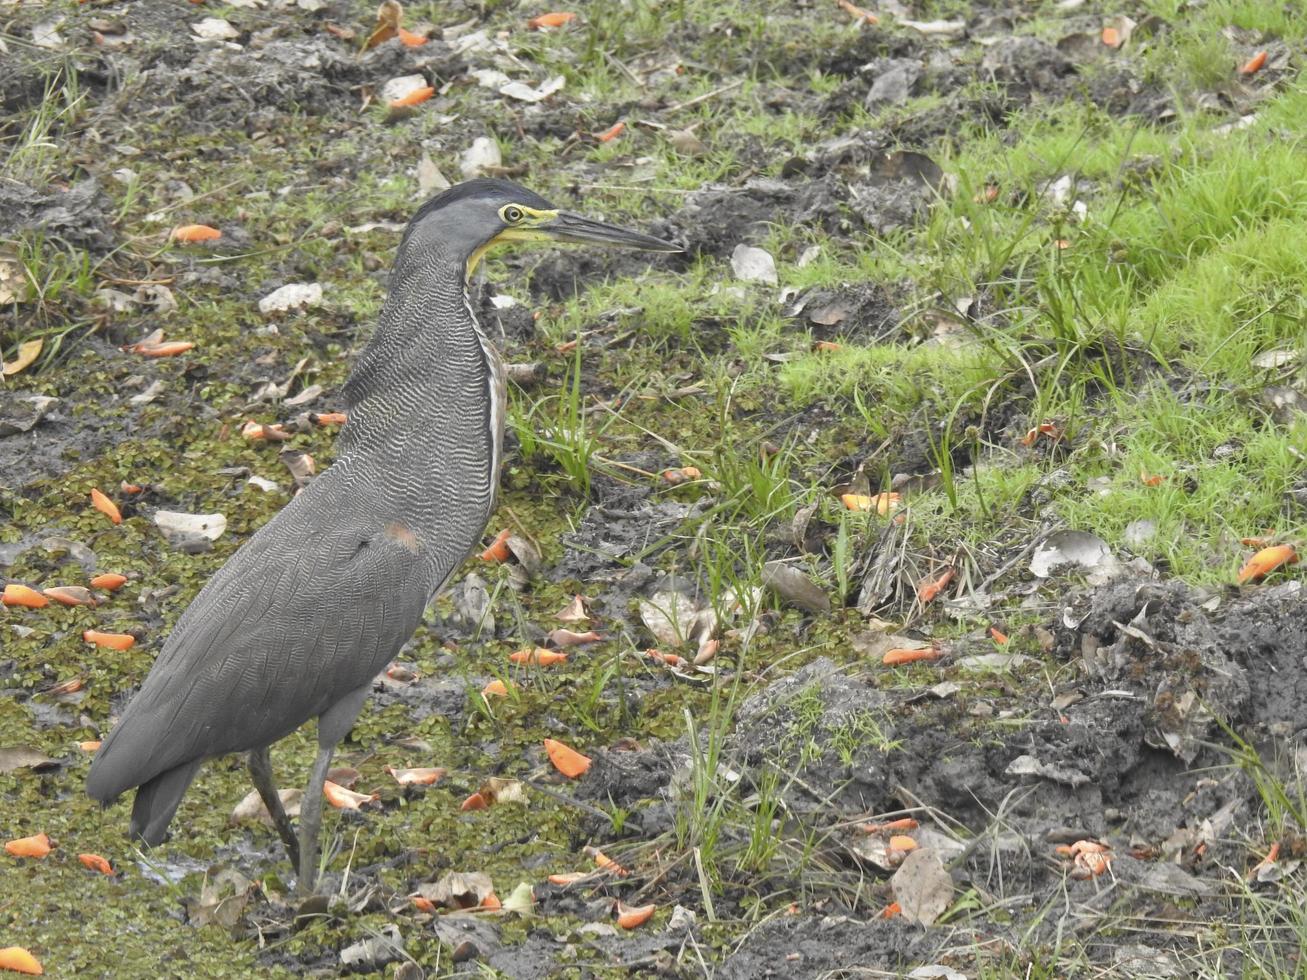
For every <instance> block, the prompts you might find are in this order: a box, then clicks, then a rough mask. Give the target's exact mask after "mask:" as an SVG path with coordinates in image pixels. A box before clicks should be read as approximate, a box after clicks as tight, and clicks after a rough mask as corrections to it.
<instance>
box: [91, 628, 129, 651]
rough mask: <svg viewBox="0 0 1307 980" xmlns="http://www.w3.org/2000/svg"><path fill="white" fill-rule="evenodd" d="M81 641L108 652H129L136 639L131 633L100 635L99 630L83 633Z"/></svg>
mask: <svg viewBox="0 0 1307 980" xmlns="http://www.w3.org/2000/svg"><path fill="white" fill-rule="evenodd" d="M82 639H83V640H85V641H86V642H87V643H93V644H95V645H96V646H97V647H105V648H107V649H109V650H130V649H131V648H132V646H133V645H134V644H135V643H136V637H134V636H132V634H131V633H101V632H100V631H99V630H86V631H84V632H83V633H82Z"/></svg>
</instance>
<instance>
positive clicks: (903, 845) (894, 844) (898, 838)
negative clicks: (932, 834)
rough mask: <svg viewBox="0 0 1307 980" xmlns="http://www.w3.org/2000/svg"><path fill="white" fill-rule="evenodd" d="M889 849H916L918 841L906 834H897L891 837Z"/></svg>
mask: <svg viewBox="0 0 1307 980" xmlns="http://www.w3.org/2000/svg"><path fill="white" fill-rule="evenodd" d="M889 849H890V850H891V851H915V850H916V849H917V842H916V841H914V840H913V839H912V838H911V837H909V836H907V835H906V834H895V835H894V836H893V837H891V838H890V839H889Z"/></svg>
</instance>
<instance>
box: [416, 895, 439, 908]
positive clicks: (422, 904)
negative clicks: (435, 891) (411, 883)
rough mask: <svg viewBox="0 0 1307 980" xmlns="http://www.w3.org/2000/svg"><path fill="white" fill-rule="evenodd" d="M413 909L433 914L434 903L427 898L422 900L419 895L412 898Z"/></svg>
mask: <svg viewBox="0 0 1307 980" xmlns="http://www.w3.org/2000/svg"><path fill="white" fill-rule="evenodd" d="M412 901H413V907H414V908H416V909H419V910H420V911H423V912H435V911H436V903H435V902H433V901H431V899H429V898H423V897H422V896H421V895H414V896H413V899H412Z"/></svg>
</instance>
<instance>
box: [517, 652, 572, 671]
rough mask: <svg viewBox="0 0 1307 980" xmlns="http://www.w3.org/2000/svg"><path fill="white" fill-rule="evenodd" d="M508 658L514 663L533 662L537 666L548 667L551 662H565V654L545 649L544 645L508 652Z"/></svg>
mask: <svg viewBox="0 0 1307 980" xmlns="http://www.w3.org/2000/svg"><path fill="white" fill-rule="evenodd" d="M508 659H509V660H511V661H513V663H515V664H534V665H535V666H537V667H549V666H552V665H553V664H564V663H567V654H565V653H558V652H557V651H554V650H546V649H545V648H544V647H536V648H535V649H532V650H518V651H517V652H516V653H510V654H509V655H508Z"/></svg>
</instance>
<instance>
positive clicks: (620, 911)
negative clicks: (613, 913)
mask: <svg viewBox="0 0 1307 980" xmlns="http://www.w3.org/2000/svg"><path fill="white" fill-rule="evenodd" d="M657 907H658V906H656V905H640V906H638V907H636V908H631V906H629V905H623V904H622V902H621V900H620V899H619V900H618V902H617V924H618V925H619V926H621V927H622V928H623V929H634V928H635V927H636V926H642V925H644V924H645V923H646V922H648V921H649V920H650V919H651V918H653V914H654V909H656V908H657Z"/></svg>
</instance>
